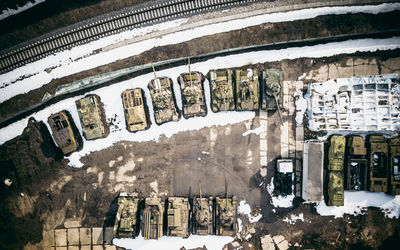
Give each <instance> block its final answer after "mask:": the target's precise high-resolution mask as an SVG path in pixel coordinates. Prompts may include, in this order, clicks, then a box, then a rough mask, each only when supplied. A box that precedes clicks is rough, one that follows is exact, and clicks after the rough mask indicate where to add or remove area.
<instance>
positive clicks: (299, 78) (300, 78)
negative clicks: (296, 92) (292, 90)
mask: <svg viewBox="0 0 400 250" xmlns="http://www.w3.org/2000/svg"><path fill="white" fill-rule="evenodd" d="M304 77H306V73H303V74H302V75H301V76H299V77H297V80H298V81H300V80H302V79H303V78H304Z"/></svg>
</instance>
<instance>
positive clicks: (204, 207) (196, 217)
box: [192, 183, 213, 235]
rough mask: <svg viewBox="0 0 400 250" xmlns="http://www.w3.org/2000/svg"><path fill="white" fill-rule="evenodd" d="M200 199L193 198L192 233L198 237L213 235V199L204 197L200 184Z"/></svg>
mask: <svg viewBox="0 0 400 250" xmlns="http://www.w3.org/2000/svg"><path fill="white" fill-rule="evenodd" d="M199 188H200V197H195V198H193V218H192V233H193V234H197V235H212V234H213V198H212V197H203V194H202V191H201V184H200V183H199Z"/></svg>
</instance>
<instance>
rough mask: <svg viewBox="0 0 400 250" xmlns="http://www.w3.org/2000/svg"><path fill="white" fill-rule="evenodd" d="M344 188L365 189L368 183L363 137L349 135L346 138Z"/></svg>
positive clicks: (365, 149)
mask: <svg viewBox="0 0 400 250" xmlns="http://www.w3.org/2000/svg"><path fill="white" fill-rule="evenodd" d="M347 142H348V143H347V148H348V157H347V167H346V178H345V179H346V188H345V189H346V190H366V189H367V183H368V162H367V159H366V157H367V148H366V147H365V142H364V138H362V137H361V136H356V135H353V136H350V138H349V139H348V140H347Z"/></svg>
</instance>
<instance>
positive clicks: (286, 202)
mask: <svg viewBox="0 0 400 250" xmlns="http://www.w3.org/2000/svg"><path fill="white" fill-rule="evenodd" d="M267 191H268V193H269V195H270V196H271V204H272V205H273V206H274V207H285V208H288V207H291V206H293V199H294V197H295V196H294V194H291V195H287V196H281V195H279V196H275V195H274V177H272V178H271V183H270V184H268V185H267Z"/></svg>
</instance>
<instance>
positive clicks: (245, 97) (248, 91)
mask: <svg viewBox="0 0 400 250" xmlns="http://www.w3.org/2000/svg"><path fill="white" fill-rule="evenodd" d="M235 73H236V110H238V111H244V110H258V71H257V70H256V69H254V70H253V69H247V70H236V72H235Z"/></svg>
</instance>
